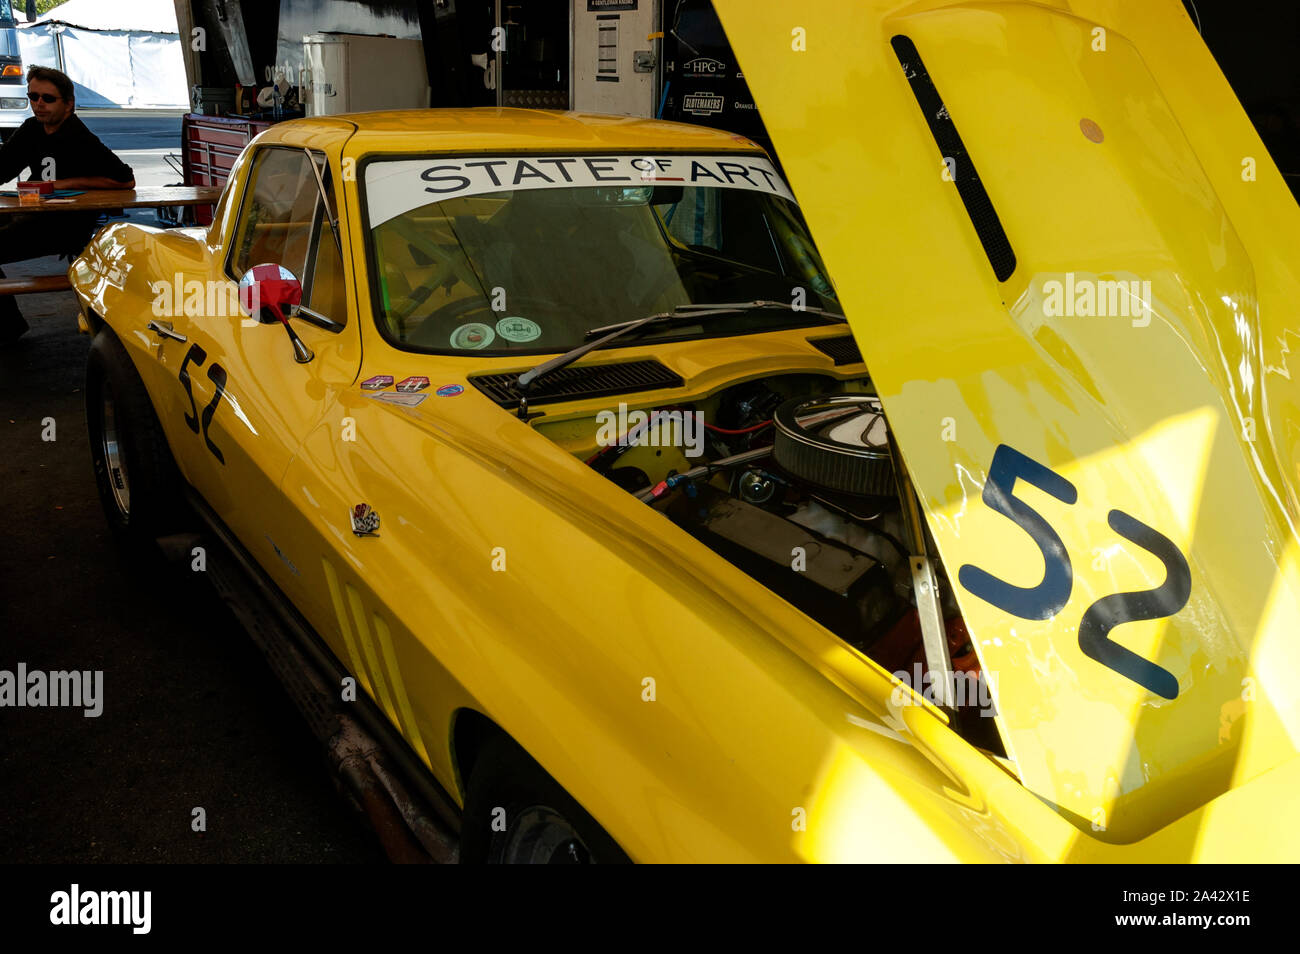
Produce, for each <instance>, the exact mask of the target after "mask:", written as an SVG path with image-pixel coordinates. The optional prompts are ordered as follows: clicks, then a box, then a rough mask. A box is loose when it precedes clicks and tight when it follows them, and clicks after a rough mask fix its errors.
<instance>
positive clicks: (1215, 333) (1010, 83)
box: [715, 0, 1300, 842]
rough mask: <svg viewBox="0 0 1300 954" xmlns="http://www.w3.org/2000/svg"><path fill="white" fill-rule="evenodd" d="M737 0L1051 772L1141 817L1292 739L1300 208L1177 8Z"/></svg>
mask: <svg viewBox="0 0 1300 954" xmlns="http://www.w3.org/2000/svg"><path fill="white" fill-rule="evenodd" d="M715 4H716V6H717V8H718V11H719V13H720V15H721V17H722V20H723V24H724V26H725V27H726V30H727V33H728V35H729V37H730V39H731V42H732V44H733V46H734V48H735V50H736V53H737V55H738V57H739V60H740V65H741V67H742V69H743V71H744V76H745V79H746V81H747V82H748V83H749V86H750V88H751V90H752V91H753V93H754V95H755V98H756V101H757V103H758V106H759V108H760V109H761V111H762V115H763V119H764V122H765V123H766V126H767V129H768V130H769V132H770V134H771V135H772V137H773V140H774V142H775V144H776V148H777V151H778V154H779V158H780V160H781V162H782V163H783V165H784V167H785V171H786V174H787V178H788V179H789V181H790V183H791V185H792V186H793V188H794V191H795V193H796V195H797V196H798V198H799V201H800V204H801V206H802V208H803V211H804V214H805V216H806V217H807V219H808V222H809V224H810V226H811V228H812V231H813V234H814V236H815V237H816V240H817V242H818V245H819V247H820V249H821V251H822V253H823V256H824V258H825V260H826V262H827V265H828V267H829V269H830V271H831V274H832V275H833V276H834V278H835V280H836V282H837V290H838V292H839V294H840V298H841V301H842V302H843V304H844V306H845V311H846V313H847V314H848V315H849V316H850V320H851V325H852V328H853V332H854V335H855V337H856V338H857V340H858V343H859V345H860V347H861V350H862V354H863V355H864V356H865V358H866V361H867V365H868V367H869V369H870V370H871V373H872V375H873V378H874V380H875V382H876V384H877V387H878V388H879V391H880V395H881V397H882V399H883V402H884V406H885V410H886V413H887V415H888V418H889V421H890V424H891V426H892V428H893V430H894V432H895V434H896V436H897V438H898V441H899V444H900V446H901V448H902V453H903V456H904V459H905V461H906V464H907V467H908V469H909V470H910V472H911V474H912V478H913V481H914V483H915V485H916V488H917V492H918V495H919V496H920V499H921V503H922V505H923V507H924V508H925V511H926V513H927V515H928V521H929V526H930V529H931V531H932V533H933V536H934V541H935V543H936V545H937V546H938V549H939V554H940V556H941V557H942V559H943V562H944V565H945V566H946V568H947V571H948V574H949V577H950V579H951V581H952V583H953V588H954V590H955V591H956V595H957V598H958V600H959V602H960V605H961V608H962V611H963V613H964V615H965V619H966V622H967V625H968V628H969V630H970V632H971V634H972V636H973V642H974V643H975V647H976V650H977V651H978V654H979V657H980V660H981V663H982V666H983V669H984V672H985V674H986V675H987V676H988V677H989V679H990V682H991V683H992V684H993V687H994V695H995V700H996V705H997V707H998V711H999V716H998V718H999V728H1000V729H1001V731H1002V733H1003V738H1004V740H1005V742H1006V744H1007V746H1008V752H1009V754H1010V756H1011V757H1012V758H1013V759H1014V761H1015V763H1016V766H1017V768H1018V771H1019V772H1020V774H1021V778H1022V780H1023V782H1024V784H1025V785H1026V786H1027V787H1028V788H1029V789H1030V790H1032V791H1033V792H1035V793H1036V794H1038V795H1040V796H1041V797H1043V798H1044V799H1046V800H1048V801H1049V802H1050V803H1052V804H1053V805H1054V806H1056V808H1057V810H1058V811H1060V812H1061V813H1062V814H1064V815H1065V816H1066V817H1068V818H1070V819H1071V820H1072V821H1073V822H1074V823H1075V824H1076V825H1078V826H1079V827H1080V828H1081V829H1083V830H1084V831H1086V832H1089V833H1091V834H1092V835H1093V837H1097V838H1100V839H1103V840H1107V841H1114V842H1130V841H1134V840H1136V839H1139V838H1142V837H1143V836H1145V835H1146V834H1149V833H1151V832H1153V831H1155V830H1157V829H1159V828H1161V827H1163V826H1164V825H1166V824H1168V823H1169V822H1171V821H1173V820H1174V819H1176V818H1178V817H1181V816H1182V815H1184V814H1186V813H1187V812H1188V811H1190V810H1192V809H1194V808H1196V807H1197V806H1200V805H1203V804H1205V803H1207V802H1209V801H1210V800H1212V799H1214V798H1215V797H1216V796H1218V795H1220V794H1222V793H1223V792H1225V791H1227V790H1228V789H1230V788H1233V787H1235V786H1238V785H1240V784H1243V783H1244V782H1246V781H1248V780H1250V779H1252V778H1255V777H1257V776H1259V775H1261V774H1263V773H1264V772H1267V771H1268V770H1270V769H1272V768H1274V767H1276V766H1278V765H1280V764H1282V763H1283V762H1286V761H1288V760H1290V759H1292V758H1293V757H1294V756H1295V753H1296V743H1297V738H1298V737H1300V704H1298V698H1297V697H1298V693H1297V688H1296V686H1297V676H1298V674H1300V553H1298V552H1297V537H1296V526H1297V523H1296V521H1297V516H1298V515H1300V509H1298V507H1297V466H1298V465H1300V415H1297V402H1298V401H1300V386H1298V385H1297V382H1296V381H1295V380H1293V377H1292V372H1291V369H1290V364H1291V362H1293V361H1294V362H1296V363H1297V368H1296V371H1297V372H1298V373H1300V357H1293V356H1292V355H1291V354H1290V349H1291V347H1292V343H1293V342H1295V341H1297V340H1300V338H1298V335H1300V316H1298V315H1297V303H1298V302H1300V280H1298V279H1300V275H1298V274H1297V267H1296V264H1297V263H1296V250H1297V249H1300V210H1297V207H1296V203H1295V201H1294V200H1293V198H1292V196H1291V194H1290V193H1289V192H1288V190H1287V188H1286V186H1285V184H1284V182H1283V180H1282V177H1281V176H1280V175H1279V173H1278V171H1277V169H1276V168H1275V166H1274V165H1273V163H1272V161H1271V160H1270V158H1269V156H1268V154H1267V152H1266V151H1265V149H1264V146H1263V144H1262V143H1261V142H1260V140H1259V138H1258V137H1257V135H1256V134H1255V132H1254V130H1253V128H1252V127H1251V125H1250V122H1249V120H1248V119H1247V117H1246V115H1245V113H1244V112H1243V110H1242V108H1241V106H1240V105H1239V104H1238V102H1237V100H1236V98H1235V97H1234V95H1233V93H1232V91H1231V89H1230V88H1229V86H1228V84H1227V82H1226V81H1225V80H1224V78H1223V76H1222V74H1221V73H1220V71H1219V69H1218V67H1217V65H1216V64H1215V62H1214V60H1213V58H1212V57H1211V55H1210V53H1209V51H1208V50H1207V49H1206V47H1205V45H1204V44H1203V42H1202V41H1201V38H1200V37H1199V36H1198V35H1197V32H1196V29H1195V26H1194V25H1193V24H1192V23H1191V22H1190V20H1189V19H1188V17H1187V15H1186V14H1185V12H1184V10H1183V7H1182V4H1181V3H1180V2H1179V0H1143V2H1141V3H1135V2H1133V0H1070V2H1066V0H1056V2H1051V0H1042V2H1008V3H980V2H971V3H956V2H950V0H920V2H913V3H900V2H896V0H818V2H817V3H814V4H804V5H798V6H794V5H791V4H788V3H786V2H785V0H715ZM946 160H951V162H949V161H946ZM972 173H974V174H972ZM1107 282H1115V283H1120V282H1122V283H1123V284H1122V285H1120V284H1103V283H1107ZM1089 289H1092V291H1091V292H1090V291H1089Z"/></svg>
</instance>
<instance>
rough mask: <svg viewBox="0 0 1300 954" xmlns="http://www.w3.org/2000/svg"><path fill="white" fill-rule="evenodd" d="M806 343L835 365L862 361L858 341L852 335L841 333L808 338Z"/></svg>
mask: <svg viewBox="0 0 1300 954" xmlns="http://www.w3.org/2000/svg"><path fill="white" fill-rule="evenodd" d="M808 343H809V344H810V345H812V346H813V347H814V348H816V349H817V350H818V351H820V352H821V353H822V354H824V355H826V356H828V357H829V358H830V359H831V360H832V361H834V362H835V364H836V365H837V366H838V365H841V364H861V363H862V352H861V351H859V350H858V343H857V342H856V341H854V340H853V336H852V335H841V336H840V337H838V338H809V339H808Z"/></svg>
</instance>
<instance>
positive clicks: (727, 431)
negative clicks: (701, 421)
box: [704, 421, 772, 434]
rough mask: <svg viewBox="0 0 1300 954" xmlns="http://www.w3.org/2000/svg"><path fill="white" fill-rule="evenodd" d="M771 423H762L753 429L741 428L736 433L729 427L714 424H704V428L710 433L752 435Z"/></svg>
mask: <svg viewBox="0 0 1300 954" xmlns="http://www.w3.org/2000/svg"><path fill="white" fill-rule="evenodd" d="M771 423H772V422H771V421H764V422H763V423H762V424H755V425H754V426H753V427H742V428H741V429H740V430H738V431H736V430H732V429H731V428H729V427H718V425H716V424H705V425H704V426H705V427H707V428H708V429H709V430H711V431H716V432H717V433H719V434H752V433H754V432H755V431H761V430H762V429H763V428H765V427H767V426H768V425H769V424H771Z"/></svg>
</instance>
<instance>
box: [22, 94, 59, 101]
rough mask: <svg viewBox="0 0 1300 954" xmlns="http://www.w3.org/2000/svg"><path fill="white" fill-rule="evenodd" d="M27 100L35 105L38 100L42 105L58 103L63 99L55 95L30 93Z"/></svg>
mask: <svg viewBox="0 0 1300 954" xmlns="http://www.w3.org/2000/svg"><path fill="white" fill-rule="evenodd" d="M27 98H28V99H29V100H30V101H31V102H33V103H34V102H36V101H37V100H38V99H39V100H40V101H41V102H42V103H57V102H58V101H59V100H61V99H62V98H63V97H62V96H55V95H54V94H53V93H28V94H27Z"/></svg>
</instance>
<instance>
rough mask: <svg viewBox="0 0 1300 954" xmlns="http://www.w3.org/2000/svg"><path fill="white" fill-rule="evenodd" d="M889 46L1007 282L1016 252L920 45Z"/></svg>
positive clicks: (902, 41)
mask: <svg viewBox="0 0 1300 954" xmlns="http://www.w3.org/2000/svg"><path fill="white" fill-rule="evenodd" d="M889 44H890V46H892V47H893V48H894V55H895V56H897V57H898V62H899V64H900V65H901V66H902V67H903V75H904V76H906V77H907V82H908V83H909V84H910V85H911V87H912V95H913V96H915V97H916V103H917V105H918V106H920V107H921V112H922V113H923V114H924V115H925V121H926V124H927V125H928V126H929V127H930V135H932V136H933V137H934V141H935V143H936V144H937V145H938V146H939V153H940V155H942V156H943V158H944V159H945V160H948V159H951V160H952V164H951V165H952V178H953V180H954V182H955V183H956V185H957V194H958V195H959V196H961V201H962V204H963V205H965V206H966V214H967V215H969V216H970V220H971V224H972V225H974V226H975V233H976V234H977V235H978V236H979V240H980V244H981V245H983V246H984V254H985V255H987V256H988V259H989V264H990V265H992V266H993V274H994V275H996V276H997V279H998V281H1000V282H1005V281H1006V280H1007V279H1008V278H1010V277H1011V275H1012V273H1013V272H1015V270H1016V253H1015V252H1014V251H1013V250H1012V248H1011V241H1010V240H1009V239H1008V238H1007V233H1006V231H1005V230H1004V229H1003V228H1002V220H1001V219H999V218H998V213H997V210H996V209H994V208H993V200H992V199H990V198H989V194H988V192H986V191H985V189H984V183H983V182H981V181H980V176H979V173H978V172H977V171H976V170H975V163H974V161H973V160H972V159H971V157H970V154H969V153H968V152H966V146H965V145H964V144H963V143H962V140H961V136H960V135H959V134H958V133H957V126H956V125H955V124H954V123H953V121H952V117H951V116H949V115H948V107H946V106H945V105H944V104H943V97H942V96H940V95H939V90H938V89H936V88H935V85H934V81H933V80H931V79H930V74H929V73H928V72H926V69H925V64H924V63H923V62H922V61H921V54H920V53H918V52H917V49H916V44H915V43H913V42H912V40H911V38H910V37H907V36H904V35H903V34H901V33H900V34H898V35H897V36H895V37H894V38H893V39H891V40H890V41H889Z"/></svg>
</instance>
